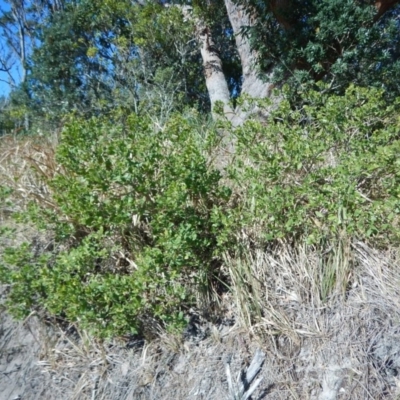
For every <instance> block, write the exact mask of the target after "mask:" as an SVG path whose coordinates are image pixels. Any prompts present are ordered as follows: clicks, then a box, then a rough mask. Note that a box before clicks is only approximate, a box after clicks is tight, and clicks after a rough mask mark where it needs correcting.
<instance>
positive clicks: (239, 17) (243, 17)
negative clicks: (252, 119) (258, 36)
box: [225, 0, 273, 99]
mask: <svg viewBox="0 0 400 400" xmlns="http://www.w3.org/2000/svg"><path fill="white" fill-rule="evenodd" d="M225 6H226V10H227V12H228V17H229V21H230V23H231V25H232V29H233V33H234V35H235V40H236V47H237V51H238V53H239V57H240V61H241V64H242V76H243V83H242V92H241V94H247V95H249V96H251V97H253V98H259V99H263V98H266V97H270V95H271V92H272V88H273V85H272V83H270V82H265V81H263V80H262V79H260V77H259V74H258V72H257V67H256V58H257V54H256V53H255V52H254V51H253V50H252V49H251V46H250V40H249V37H247V36H245V35H243V34H242V28H245V27H247V26H252V21H251V17H250V15H249V14H248V13H247V12H246V11H245V10H244V8H243V7H242V6H239V5H237V4H234V3H233V1H232V0H225Z"/></svg>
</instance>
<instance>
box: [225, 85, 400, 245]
mask: <svg viewBox="0 0 400 400" xmlns="http://www.w3.org/2000/svg"><path fill="white" fill-rule="evenodd" d="M320 89H323V87H321V88H320ZM303 104H305V105H304V106H303V108H302V109H296V110H293V109H292V108H291V106H290V104H289V102H287V101H283V102H282V103H281V105H280V106H279V108H278V109H277V111H276V112H274V114H273V116H272V118H271V119H270V120H269V122H268V123H267V124H265V123H262V122H259V121H248V122H247V123H246V124H244V125H243V126H242V127H241V128H238V129H236V131H235V135H236V138H237V154H236V158H235V161H234V162H233V163H232V164H231V166H230V171H229V172H230V178H231V179H232V181H233V186H235V187H236V191H237V192H238V193H239V194H240V201H238V204H239V206H238V208H237V210H235V211H233V215H232V217H231V221H234V222H232V224H234V225H236V226H237V227H239V228H240V229H243V228H245V229H246V230H247V232H248V234H249V235H250V236H251V235H253V237H255V236H257V235H258V239H257V240H260V237H261V241H263V242H264V243H265V241H276V240H279V239H284V240H306V241H307V242H308V243H314V244H315V243H321V241H322V242H324V241H326V240H331V239H337V238H343V237H350V238H356V239H361V240H367V241H373V242H374V243H375V244H379V245H385V244H388V243H389V242H391V243H397V242H398V239H399V224H398V216H399V212H400V158H399V154H400V140H399V139H400V135H399V127H400V119H399V109H400V107H399V106H400V103H399V100H397V101H396V102H395V103H393V104H391V105H388V104H387V103H385V101H384V99H383V92H382V91H379V90H376V89H361V88H355V87H350V88H349V89H348V90H347V92H346V94H345V95H344V96H335V95H326V94H323V90H319V91H311V92H308V93H305V94H303ZM250 227H253V228H255V227H256V228H257V229H256V233H254V231H255V230H254V229H249V228H250ZM251 232H253V233H251Z"/></svg>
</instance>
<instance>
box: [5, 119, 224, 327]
mask: <svg viewBox="0 0 400 400" xmlns="http://www.w3.org/2000/svg"><path fill="white" fill-rule="evenodd" d="M209 139H210V140H211V141H212V140H213V137H212V134H210V137H209ZM203 143H204V145H203V148H201V146H199V140H198V137H197V136H196V134H195V133H194V130H193V129H192V128H191V126H190V124H189V123H188V122H187V121H186V120H185V119H184V118H182V117H175V118H172V119H171V120H170V122H169V124H168V125H167V126H166V127H165V128H164V129H162V130H156V129H154V127H153V126H152V124H151V122H150V121H149V120H147V119H143V118H139V117H137V116H131V117H129V118H128V121H127V122H126V123H125V124H122V123H118V124H113V123H112V122H109V121H107V120H105V119H101V118H100V119H95V118H93V119H90V120H89V121H82V120H73V121H71V122H70V123H69V124H68V126H67V127H66V129H65V131H64V133H63V137H62V143H61V145H60V146H59V147H58V150H57V161H58V165H59V166H58V173H56V174H55V176H54V177H53V178H51V179H50V180H49V181H48V182H47V185H48V186H49V187H50V189H51V192H52V201H53V203H52V204H53V206H52V207H47V204H48V203H34V204H32V206H31V208H30V211H29V213H30V217H31V219H32V220H34V221H36V222H37V223H38V224H42V225H44V226H47V227H53V229H54V231H55V233H56V240H57V242H58V243H60V244H63V246H64V247H63V249H62V250H60V251H59V252H58V254H57V256H56V257H55V258H53V259H48V258H41V259H39V260H38V259H35V261H34V262H32V260H33V259H34V258H32V257H30V256H29V255H28V253H29V252H28V249H27V248H26V247H23V248H21V249H20V250H18V251H12V252H9V253H8V256H6V257H5V261H6V263H7V265H9V267H6V266H3V267H2V280H3V281H7V282H9V283H12V284H13V286H12V293H11V297H10V298H11V302H10V304H11V306H12V307H13V305H15V301H16V300H17V298H19V296H20V299H19V300H17V302H18V305H16V306H15V307H16V308H17V309H18V310H17V311H18V313H21V311H24V310H25V312H29V310H30V308H32V307H33V306H44V307H45V308H46V309H47V310H48V311H50V312H52V313H55V314H58V315H63V316H65V317H66V318H67V319H68V320H70V321H79V322H80V324H81V325H82V326H83V327H87V328H91V329H92V330H94V331H96V332H97V333H98V334H102V335H104V334H105V335H111V334H116V333H126V332H129V331H130V332H138V331H142V332H143V331H145V330H146V329H147V330H149V329H148V328H146V327H145V326H144V325H145V324H146V323H147V321H149V320H153V321H154V324H155V326H156V325H157V324H161V325H172V326H177V324H178V325H179V324H180V323H182V322H183V313H182V311H183V310H184V309H185V308H187V307H189V306H190V305H191V304H192V302H193V296H194V293H195V291H199V290H200V291H201V290H203V291H204V290H207V288H208V285H210V283H211V281H212V280H213V279H214V278H213V276H214V274H215V273H217V270H216V266H217V265H218V254H217V247H218V243H217V234H218V231H219V225H220V223H219V221H218V218H217V216H218V214H219V213H220V211H219V210H220V209H221V207H222V208H223V207H225V204H226V203H227V201H228V199H229V196H230V191H229V190H228V189H227V188H225V187H223V186H222V185H220V178H221V176H220V173H219V171H217V170H214V169H212V168H210V167H209V165H208V163H207V159H206V150H207V143H208V141H207V140H204V141H203ZM31 277H32V278H31ZM27 286H29V288H31V289H32V288H33V289H32V290H31V289H29V290H28V289H26V287H27ZM38 288H40V290H38ZM25 306H26V307H25ZM21 307H22V309H24V310H22V309H21ZM152 329H153V330H154V329H155V328H154V326H153V327H152V328H150V330H152Z"/></svg>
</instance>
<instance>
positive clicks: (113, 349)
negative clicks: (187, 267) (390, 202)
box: [0, 243, 400, 400]
mask: <svg viewBox="0 0 400 400" xmlns="http://www.w3.org/2000/svg"><path fill="white" fill-rule="evenodd" d="M337 251H339V250H337ZM348 251H351V263H352V265H353V267H352V273H351V279H350V281H349V285H348V286H347V288H346V290H345V291H344V292H343V288H342V285H337V286H334V289H333V292H332V294H331V295H330V296H328V297H327V298H325V299H321V280H317V279H316V276H317V275H318V274H319V273H320V272H321V268H322V267H321V265H322V264H321V262H320V261H319V258H320V257H321V254H318V252H317V251H316V250H315V249H309V248H301V249H297V251H294V250H293V249H290V248H286V249H285V248H282V249H280V251H279V252H278V251H276V253H275V254H267V253H262V252H261V251H259V252H255V253H254V254H252V255H251V256H250V255H248V257H247V258H246V259H244V260H242V268H244V266H245V267H246V268H247V269H246V273H247V274H250V275H251V274H258V275H257V278H255V277H252V278H249V279H248V280H247V281H246V282H245V283H246V284H249V283H251V282H252V281H251V280H250V279H256V281H257V285H258V286H257V289H254V288H252V292H248V294H247V302H246V295H245V292H242V293H237V292H238V291H243V290H244V289H243V288H244V286H241V287H240V288H239V287H236V286H234V287H233V288H232V289H233V292H232V294H231V295H229V296H226V297H225V299H224V300H223V302H224V305H225V306H226V308H227V309H230V310H231V312H232V313H233V314H234V316H235V317H236V324H235V325H234V326H225V325H223V324H222V323H221V324H219V325H218V324H211V323H209V322H206V321H201V320H200V321H198V322H196V324H197V327H198V329H199V330H201V331H204V332H206V335H205V336H206V338H205V339H202V340H200V341H198V340H195V339H196V338H195V337H190V335H189V336H187V337H186V339H184V338H183V337H182V336H180V335H178V336H177V335H170V334H166V333H165V334H163V335H162V336H161V337H160V338H159V339H157V340H155V341H153V342H151V343H146V342H144V343H142V342H140V341H138V340H135V338H128V337H127V338H116V339H114V340H112V341H109V342H99V341H96V340H94V339H93V338H92V337H91V336H90V335H88V334H87V333H85V332H80V331H79V330H77V329H76V328H75V327H69V328H68V329H66V328H65V326H64V328H63V329H62V330H61V329H60V328H55V327H54V325H53V327H52V328H51V327H49V326H47V328H46V329H44V328H43V324H42V323H40V321H39V320H38V319H37V317H36V316H32V317H31V318H30V319H29V320H27V321H26V322H25V325H24V326H25V327H21V326H19V327H18V329H19V330H18V332H21V329H25V332H26V333H25V334H24V335H22V334H21V333H19V337H21V338H24V340H25V339H26V338H27V337H29V335H31V336H32V334H33V335H34V336H36V339H35V340H34V343H36V344H35V346H37V350H36V355H35V357H36V361H35V365H36V366H35V367H33V366H32V363H31V364H29V365H30V368H29V369H28V370H24V367H23V368H22V369H21V371H20V372H19V373H20V374H23V373H24V374H25V375H24V379H25V380H26V381H29V379H33V380H35V379H36V381H37V379H38V375H39V374H40V376H41V377H42V378H41V380H42V382H43V386H40V385H39V386H40V390H42V392H41V393H42V395H41V396H42V397H41V398H46V399H49V400H51V399H53V398H54V399H58V398H63V399H79V400H80V399H82V400H86V399H88V400H89V399H90V400H92V399H104V400H106V399H107V400H109V399H112V400H117V399H118V400H120V399H139V400H140V399H146V400H147V399H157V400H158V399H170V398H171V397H173V398H176V399H207V400H212V399H224V398H232V397H229V385H228V378H227V375H226V365H227V362H228V361H229V366H230V373H231V376H232V380H233V381H236V380H237V379H238V373H239V372H240V371H241V370H243V368H245V367H246V365H249V364H250V361H251V359H252V356H253V354H254V353H255V351H256V349H257V348H261V349H262V350H263V351H264V352H265V353H266V360H265V363H264V366H263V368H262V370H261V372H260V378H262V381H261V383H260V386H259V388H258V390H257V391H256V394H255V395H254V396H253V399H262V398H265V399H269V400H270V399H273V400H278V399H279V400H286V399H299V400H300V399H301V400H303V399H315V400H336V399H349V400H350V399H355V400H365V399H396V398H398V396H399V395H400V381H399V380H398V378H397V374H398V373H399V372H400V295H399V291H400V289H399V288H400V269H399V265H400V255H399V253H398V251H394V250H392V251H385V252H377V251H375V250H373V249H370V248H368V247H367V246H366V245H364V244H362V243H354V244H353V245H352V247H351V248H350V249H349V250H348ZM332 254H334V253H332ZM341 257H343V256H341ZM325 260H327V261H326V262H327V263H328V264H329V263H330V262H332V261H330V258H329V257H327V255H325ZM235 261H237V260H235ZM246 263H247V264H246ZM235 265H236V264H235ZM333 265H335V268H337V265H336V264H334V263H333ZM343 265H344V267H346V263H344V264H343ZM242 271H244V270H242ZM238 299H239V300H238ZM256 299H258V300H257V301H258V302H259V304H258V305H257V307H258V310H259V311H257V312H259V314H257V313H256V314H254V308H252V307H251V306H250V305H247V304H246V305H245V304H244V303H243V302H245V303H249V304H251V303H254V302H255V300H256ZM245 307H248V310H247V311H246V309H244V308H245ZM253 315H256V317H250V318H253V319H252V321H251V324H250V322H249V316H253ZM243 316H245V319H242V318H243ZM244 323H246V325H247V326H246V327H244V326H243V325H244ZM29 327H30V330H28V331H26V329H27V328H29ZM50 331H51V332H50ZM3 332H4V329H3ZM49 332H50V333H49ZM16 336H17V335H13V337H16ZM2 342H4V340H3V338H2ZM39 344H40V345H39ZM15 354H17V353H15ZM31 360H33V355H32V356H31ZM9 363H10V360H9ZM11 364H12V362H11ZM2 379H3V378H2ZM4 381H5V378H4V379H3V382H2V381H1V380H0V384H1V385H2V384H3V383H4ZM39 386H38V388H36V389H32V388H29V387H26V388H25V392H24V398H27V399H34V398H37V397H35V395H37V393H38V390H39ZM35 390H36V391H35ZM60 396H62V397H60Z"/></svg>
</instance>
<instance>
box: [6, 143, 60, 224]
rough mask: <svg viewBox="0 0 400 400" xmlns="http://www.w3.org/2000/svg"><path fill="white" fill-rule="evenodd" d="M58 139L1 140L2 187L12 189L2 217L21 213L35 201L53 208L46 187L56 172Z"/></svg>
mask: <svg viewBox="0 0 400 400" xmlns="http://www.w3.org/2000/svg"><path fill="white" fill-rule="evenodd" d="M55 146H56V143H55V139H54V138H53V139H50V138H46V137H38V136H35V137H26V138H18V137H13V136H1V137H0V186H5V187H8V188H11V189H12V190H13V193H12V195H11V196H10V198H9V202H7V203H6V204H3V205H1V206H0V213H1V215H2V216H3V217H4V216H7V215H9V214H12V213H14V212H19V211H22V210H23V209H24V208H25V207H26V205H27V203H28V202H29V201H31V200H33V199H35V200H36V201H39V202H42V203H45V204H47V205H48V206H50V207H53V206H54V205H53V204H52V202H51V200H50V193H49V190H48V187H47V186H46V184H45V181H46V179H48V178H51V177H52V176H53V175H54V173H55V172H56V171H57V168H58V167H57V164H56V161H55Z"/></svg>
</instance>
